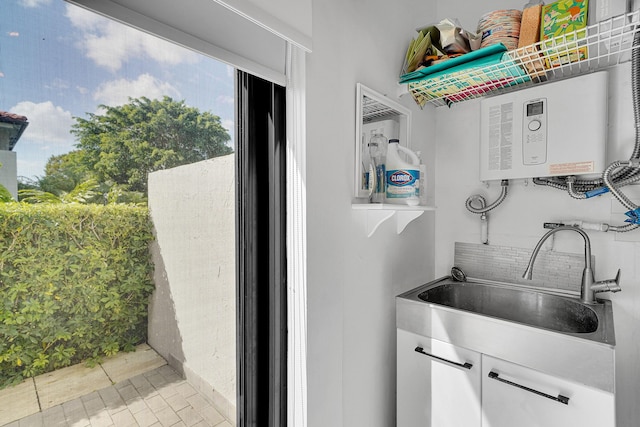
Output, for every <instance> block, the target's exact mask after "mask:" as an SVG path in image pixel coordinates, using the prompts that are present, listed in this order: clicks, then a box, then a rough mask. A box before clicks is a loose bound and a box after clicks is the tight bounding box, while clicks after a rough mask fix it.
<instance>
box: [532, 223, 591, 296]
mask: <svg viewBox="0 0 640 427" xmlns="http://www.w3.org/2000/svg"><path fill="white" fill-rule="evenodd" d="M563 230H568V231H575V232H576V233H578V234H580V235H581V236H582V239H583V240H584V270H582V283H581V286H580V300H581V301H582V302H584V303H587V304H593V303H595V295H594V294H595V292H594V291H593V290H592V289H591V287H592V285H593V283H594V282H595V279H594V277H593V270H592V269H591V241H590V240H589V236H588V235H587V233H585V232H584V231H583V230H581V229H579V228H577V227H572V226H566V225H563V226H560V227H557V228H554V229H551V230H549V231H548V232H547V233H546V234H545V235H544V236H542V237H541V238H540V241H538V244H536V247H535V248H534V249H533V252H532V253H531V258H530V259H529V264H528V265H527V269H526V270H525V272H524V274H523V275H522V278H523V279H527V280H531V279H532V277H533V264H534V262H535V260H536V258H537V257H538V252H540V248H541V247H542V245H543V244H544V242H545V241H546V240H547V239H548V238H549V237H550V236H551V235H552V234H554V233H557V232H559V231H563Z"/></svg>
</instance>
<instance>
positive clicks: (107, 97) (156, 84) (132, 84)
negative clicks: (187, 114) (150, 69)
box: [93, 74, 180, 107]
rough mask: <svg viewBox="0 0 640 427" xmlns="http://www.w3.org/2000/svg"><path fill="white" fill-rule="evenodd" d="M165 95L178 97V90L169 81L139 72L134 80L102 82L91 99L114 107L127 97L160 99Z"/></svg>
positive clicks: (123, 102) (124, 101) (125, 100)
mask: <svg viewBox="0 0 640 427" xmlns="http://www.w3.org/2000/svg"><path fill="white" fill-rule="evenodd" d="M165 95H166V96H170V97H172V98H180V92H179V91H178V89H176V88H175V87H174V86H172V85H171V84H170V83H167V82H163V81H160V80H158V79H156V78H155V77H153V76H151V75H150V74H141V75H140V76H138V78H137V79H136V80H127V79H118V80H112V81H109V82H105V83H102V84H101V85H100V86H99V87H98V88H97V89H96V91H95V92H94V94H93V99H95V100H96V101H98V103H99V104H104V105H108V106H110V107H115V106H118V105H123V104H126V103H127V102H129V98H139V97H141V96H146V97H147V98H149V99H162V97H163V96H165Z"/></svg>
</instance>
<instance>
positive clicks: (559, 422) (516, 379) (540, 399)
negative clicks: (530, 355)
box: [482, 355, 615, 427]
mask: <svg viewBox="0 0 640 427" xmlns="http://www.w3.org/2000/svg"><path fill="white" fill-rule="evenodd" d="M482 410H483V420H482V426H483V427H513V426H516V425H517V426H518V427H556V426H562V427H566V426H580V427H592V426H593V427H613V426H615V402H614V398H613V394H612V393H607V392H605V391H602V390H598V389H595V388H591V387H587V386H585V385H582V384H577V383H574V382H572V381H568V380H565V379H561V378H558V377H554V376H551V375H547V374H544V373H542V372H538V371H535V370H533V369H529V368H525V367H522V366H520V365H515V364H513V363H509V362H506V361H504V360H500V359H496V358H493V357H490V356H486V355H482Z"/></svg>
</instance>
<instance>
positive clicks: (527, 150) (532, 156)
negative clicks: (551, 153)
mask: <svg viewBox="0 0 640 427" xmlns="http://www.w3.org/2000/svg"><path fill="white" fill-rule="evenodd" d="M546 103H547V99H546V98H540V99H534V100H532V101H527V102H525V103H524V109H523V110H524V111H523V114H524V117H523V120H522V163H523V164H525V165H539V164H542V163H545V162H546V161H547V108H546V105H545V104H546Z"/></svg>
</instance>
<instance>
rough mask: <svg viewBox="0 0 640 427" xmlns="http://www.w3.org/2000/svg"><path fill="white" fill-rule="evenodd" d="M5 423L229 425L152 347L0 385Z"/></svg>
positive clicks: (27, 426)
mask: <svg viewBox="0 0 640 427" xmlns="http://www.w3.org/2000/svg"><path fill="white" fill-rule="evenodd" d="M0 425H4V426H6V427H36V426H37V427H88V426H91V427H110V426H114V427H129V426H132V427H137V426H152V427H168V426H175V427H181V426H198V427H213V426H215V427H231V424H230V423H229V422H228V421H227V420H225V418H224V417H223V416H222V415H220V413H219V412H218V411H216V410H215V408H214V407H213V406H212V405H211V404H210V403H209V402H208V401H207V400H205V399H204V398H203V397H202V396H201V395H200V394H199V393H198V392H197V391H196V390H195V389H194V388H193V387H191V385H189V383H187V382H186V381H185V380H183V379H182V378H181V377H180V375H179V374H178V373H177V372H176V371H175V370H174V369H173V368H171V367H170V366H169V365H167V364H166V361H165V360H164V359H163V358H162V357H160V356H159V355H158V354H157V353H156V352H155V351H154V350H153V349H152V348H151V347H149V346H147V345H146V344H145V345H142V346H139V347H138V349H137V351H135V352H133V353H121V354H119V355H117V356H115V357H113V358H109V359H107V360H105V361H104V363H101V364H100V365H99V366H96V367H95V368H87V367H85V366H84V365H75V366H71V367H68V368H64V369H59V370H57V371H54V372H51V373H48V374H44V375H40V376H38V377H35V378H30V379H28V380H26V381H24V382H23V383H21V384H19V385H17V386H15V387H10V388H6V389H4V390H0Z"/></svg>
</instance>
